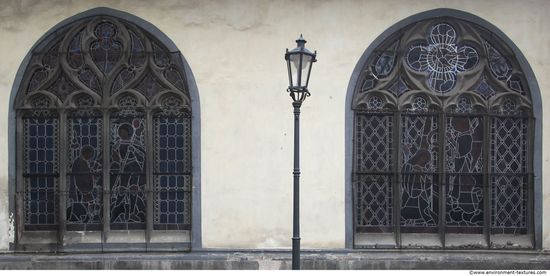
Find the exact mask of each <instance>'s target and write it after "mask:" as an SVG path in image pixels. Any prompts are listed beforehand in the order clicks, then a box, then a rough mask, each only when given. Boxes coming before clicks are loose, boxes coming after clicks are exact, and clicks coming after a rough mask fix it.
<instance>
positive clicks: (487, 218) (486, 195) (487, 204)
mask: <svg viewBox="0 0 550 276" xmlns="http://www.w3.org/2000/svg"><path fill="white" fill-rule="evenodd" d="M492 135H493V134H492V133H491V117H490V116H489V115H487V114H485V115H483V137H484V139H483V160H484V161H485V164H484V166H483V172H484V177H483V203H484V204H483V213H484V214H485V215H484V218H483V225H484V227H483V232H484V235H485V241H486V243H487V246H489V247H490V245H491V160H490V158H491V156H490V152H491V148H490V147H491V139H492Z"/></svg>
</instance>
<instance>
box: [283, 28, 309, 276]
mask: <svg viewBox="0 0 550 276" xmlns="http://www.w3.org/2000/svg"><path fill="white" fill-rule="evenodd" d="M296 43H297V47H296V48H294V49H292V50H290V51H289V50H288V49H286V53H285V60H286V64H287V67H288V82H289V85H288V89H287V91H288V93H289V94H290V97H291V98H292V106H293V107H294V170H293V172H292V174H293V176H294V200H293V208H294V209H293V215H292V269H293V270H299V269H300V107H301V106H302V103H303V102H304V100H305V99H306V97H308V96H310V93H309V91H308V90H307V85H308V83H309V74H310V73H311V67H312V65H313V63H314V62H316V61H317V60H316V59H315V56H317V51H315V52H314V53H312V52H311V51H310V50H308V49H306V48H305V47H304V45H305V44H306V41H305V40H304V38H303V37H302V35H300V38H298V39H297V40H296Z"/></svg>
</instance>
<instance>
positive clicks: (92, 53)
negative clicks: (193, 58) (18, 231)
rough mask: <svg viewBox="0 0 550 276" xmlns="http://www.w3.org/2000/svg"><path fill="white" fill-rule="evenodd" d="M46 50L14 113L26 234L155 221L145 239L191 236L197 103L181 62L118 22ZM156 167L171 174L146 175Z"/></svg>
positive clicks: (70, 29)
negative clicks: (164, 233) (177, 233)
mask: <svg viewBox="0 0 550 276" xmlns="http://www.w3.org/2000/svg"><path fill="white" fill-rule="evenodd" d="M39 49H41V50H40V51H36V52H35V53H33V55H32V57H31V62H30V64H29V66H28V67H27V72H26V73H25V75H24V77H23V83H22V85H21V86H20V91H19V93H18V95H17V97H16V106H15V108H16V110H17V112H18V124H19V125H20V127H21V128H23V129H24V130H25V131H24V132H22V133H23V136H22V137H20V139H22V140H23V141H25V143H23V144H22V146H21V148H19V149H18V150H19V151H22V152H23V158H22V161H21V162H22V164H23V165H24V166H25V168H27V169H26V170H24V172H23V173H22V174H21V175H19V176H18V178H19V179H21V180H20V182H19V183H20V184H18V186H20V188H18V190H19V191H21V193H20V194H18V196H19V197H20V198H21V200H22V202H23V203H24V204H23V205H22V206H23V209H22V210H21V211H20V212H21V214H22V215H23V222H22V224H21V225H22V231H35V230H46V231H57V230H58V228H59V224H60V223H63V225H65V229H64V231H82V230H85V231H102V230H105V229H110V230H136V229H146V228H147V229H148V226H147V225H148V216H149V214H150V216H151V220H153V222H152V223H151V225H152V228H151V229H148V231H153V230H190V224H191V211H190V210H191V196H190V194H191V188H190V187H191V186H190V181H191V169H190V168H191V167H192V166H191V164H190V163H191V151H190V148H191V146H190V145H191V131H190V130H191V119H190V111H191V106H190V103H191V101H190V96H189V92H188V88H187V81H186V79H185V77H184V76H185V72H184V69H183V64H182V60H181V54H180V53H179V52H170V51H169V50H168V49H167V48H166V47H165V46H164V45H163V44H162V43H160V42H159V41H157V40H156V39H155V38H154V37H153V36H152V35H150V34H149V33H147V32H146V31H145V30H143V29H141V28H139V27H138V26H136V25H135V24H133V23H130V22H127V21H125V20H122V19H118V18H115V17H111V16H93V17H88V18H84V19H81V20H78V21H76V22H74V23H71V24H70V25H68V26H65V27H64V28H62V29H61V30H60V31H58V32H56V33H55V34H54V35H53V37H52V38H51V39H50V40H48V42H47V43H45V44H44V45H41V46H40V47H39ZM159 103H160V104H159ZM60 126H66V127H60ZM149 127H150V128H151V129H152V130H153V132H154V133H151V134H148V133H147V131H148V128H149ZM62 131H65V133H62ZM167 135H168V136H169V137H165V136H167ZM104 137H107V139H104ZM18 139H19V138H18ZM176 142H177V143H176ZM61 149H64V151H63V152H61V151H60V150H61ZM106 154H108V155H106ZM159 163H161V164H165V163H166V164H168V165H166V166H167V167H166V168H165V167H162V168H161V169H155V170H148V168H149V167H155V168H157V167H158V166H157V165H156V164H159ZM46 166H50V167H51V169H48V168H49V167H46ZM104 170H108V174H104V173H103V171H104ZM105 175H108V177H105ZM183 179H185V181H183ZM105 195H108V196H105ZM149 206H153V207H152V208H150V207H149ZM104 209H107V210H109V212H108V218H107V217H105V212H104Z"/></svg>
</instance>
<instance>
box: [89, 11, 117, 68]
mask: <svg viewBox="0 0 550 276" xmlns="http://www.w3.org/2000/svg"><path fill="white" fill-rule="evenodd" d="M117 33H118V30H117V27H116V26H115V24H113V23H112V22H109V21H105V22H102V23H100V24H98V25H97V26H96V27H95V30H94V34H95V36H96V37H97V40H96V41H94V42H93V43H92V44H91V46H90V54H91V57H92V60H93V61H94V62H95V64H96V66H97V67H98V68H99V70H101V71H102V72H103V73H106V74H108V73H110V72H111V70H113V67H114V66H115V65H116V63H117V62H118V61H119V60H120V59H121V58H122V56H123V54H122V50H123V49H122V48H123V45H122V44H121V43H120V42H119V41H118V39H119V38H117Z"/></svg>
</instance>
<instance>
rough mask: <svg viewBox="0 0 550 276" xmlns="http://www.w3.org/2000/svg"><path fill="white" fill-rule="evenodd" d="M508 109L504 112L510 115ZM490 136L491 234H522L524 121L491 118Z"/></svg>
mask: <svg viewBox="0 0 550 276" xmlns="http://www.w3.org/2000/svg"><path fill="white" fill-rule="evenodd" d="M507 108H508V109H511V108H510V107H507ZM507 108H504V109H506V112H510V113H511V112H512V111H513V110H507ZM491 136H492V140H491V172H492V174H493V176H492V177H491V187H492V188H491V197H492V205H491V206H492V207H491V209H492V210H491V218H492V220H491V227H492V230H491V231H492V232H493V233H525V231H526V219H527V214H526V207H527V191H528V189H527V173H526V172H527V167H526V161H527V159H526V158H527V156H526V154H527V153H526V148H527V120H526V119H523V118H514V117H494V118H492V122H491Z"/></svg>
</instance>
